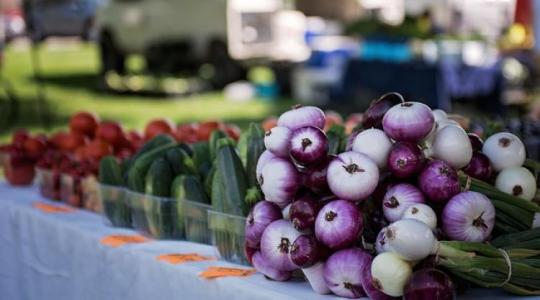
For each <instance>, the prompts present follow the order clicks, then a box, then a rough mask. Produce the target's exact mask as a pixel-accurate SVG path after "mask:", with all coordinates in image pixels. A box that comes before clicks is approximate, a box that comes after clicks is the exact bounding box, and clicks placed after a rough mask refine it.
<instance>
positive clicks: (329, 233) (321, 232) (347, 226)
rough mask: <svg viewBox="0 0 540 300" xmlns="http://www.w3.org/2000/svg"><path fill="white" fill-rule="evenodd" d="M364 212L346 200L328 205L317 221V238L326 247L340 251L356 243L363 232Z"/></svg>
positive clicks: (320, 212)
mask: <svg viewBox="0 0 540 300" xmlns="http://www.w3.org/2000/svg"><path fill="white" fill-rule="evenodd" d="M363 225H364V224H363V219H362V212H361V211H360V209H359V208H358V207H356V205H354V204H353V203H352V202H350V201H346V200H334V201H332V202H330V203H328V204H326V205H325V206H324V207H323V208H322V209H321V210H320V211H319V214H318V215H317V219H316V220H315V236H316V237H317V239H318V240H319V241H320V242H321V243H323V244H324V245H325V246H327V247H329V248H331V249H340V248H345V247H348V246H351V245H352V244H354V243H355V242H356V240H357V239H358V237H359V236H360V234H361V233H362V230H363Z"/></svg>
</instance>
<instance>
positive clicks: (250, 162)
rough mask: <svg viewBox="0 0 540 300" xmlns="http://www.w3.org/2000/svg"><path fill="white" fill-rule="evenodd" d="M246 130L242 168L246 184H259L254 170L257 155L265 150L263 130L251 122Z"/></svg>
mask: <svg viewBox="0 0 540 300" xmlns="http://www.w3.org/2000/svg"><path fill="white" fill-rule="evenodd" d="M248 132H249V135H248V140H247V152H246V159H245V161H246V162H245V164H244V168H245V170H246V175H247V183H248V186H250V187H255V186H257V185H258V184H259V183H258V181H257V172H256V169H257V162H258V161H259V156H261V154H262V153H263V152H264V150H265V146H264V130H263V129H262V127H261V126H259V125H258V124H255V123H251V124H250V125H249V129H248ZM240 153H241V152H240Z"/></svg>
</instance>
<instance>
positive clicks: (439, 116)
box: [433, 109, 448, 124]
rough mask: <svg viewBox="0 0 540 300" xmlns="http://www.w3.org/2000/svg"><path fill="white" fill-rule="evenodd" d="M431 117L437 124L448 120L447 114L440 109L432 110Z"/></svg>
mask: <svg viewBox="0 0 540 300" xmlns="http://www.w3.org/2000/svg"><path fill="white" fill-rule="evenodd" d="M433 119H435V123H437V124H439V123H441V122H443V121H446V120H448V115H447V114H446V112H445V111H444V110H442V109H434V110H433Z"/></svg>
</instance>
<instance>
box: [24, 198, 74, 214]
mask: <svg viewBox="0 0 540 300" xmlns="http://www.w3.org/2000/svg"><path fill="white" fill-rule="evenodd" d="M32 205H33V206H34V207H35V208H37V209H39V210H41V211H42V212H44V213H69V212H73V211H75V209H74V208H73V207H69V206H60V205H52V204H48V203H44V202H37V201H36V202H34V203H32Z"/></svg>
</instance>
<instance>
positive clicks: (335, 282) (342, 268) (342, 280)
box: [324, 248, 371, 298]
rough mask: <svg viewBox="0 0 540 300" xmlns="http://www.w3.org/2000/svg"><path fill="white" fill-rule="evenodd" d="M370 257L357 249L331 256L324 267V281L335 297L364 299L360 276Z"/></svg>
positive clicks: (344, 250)
mask: <svg viewBox="0 0 540 300" xmlns="http://www.w3.org/2000/svg"><path fill="white" fill-rule="evenodd" d="M370 259H371V256H370V255H369V254H368V253H367V252H365V251H363V250H361V249H359V248H348V249H343V250H340V251H337V252H335V253H334V254H332V255H331V256H330V257H329V258H328V260H327V261H326V263H325V266H324V280H325V281H326V284H327V286H328V288H329V289H330V290H331V291H332V292H333V293H334V294H336V295H338V296H340V297H346V298H360V297H365V296H366V293H365V292H364V289H363V287H362V282H361V281H362V276H363V270H364V266H365V264H367V263H368V262H369V260H370Z"/></svg>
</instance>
